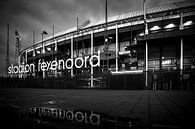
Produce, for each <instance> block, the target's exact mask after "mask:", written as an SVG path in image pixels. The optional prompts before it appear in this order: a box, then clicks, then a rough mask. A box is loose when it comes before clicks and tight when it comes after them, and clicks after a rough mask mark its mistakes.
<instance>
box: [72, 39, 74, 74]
mask: <svg viewBox="0 0 195 129" xmlns="http://www.w3.org/2000/svg"><path fill="white" fill-rule="evenodd" d="M73 42H74V36H72V37H71V59H73V58H74V50H73ZM73 76H74V75H73V67H72V69H71V77H73Z"/></svg>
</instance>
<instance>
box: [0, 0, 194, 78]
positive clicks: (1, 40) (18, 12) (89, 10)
mask: <svg viewBox="0 0 195 129" xmlns="http://www.w3.org/2000/svg"><path fill="white" fill-rule="evenodd" d="M177 1H185V0H146V7H154V6H159V5H161V4H166V3H170V2H177ZM188 1H190V0H188ZM142 3H143V0H108V16H114V15H117V14H121V13H123V12H124V11H125V12H126V11H137V10H140V9H142V6H143V4H142ZM104 8H105V0H1V2H0V76H4V75H6V61H5V60H6V40H7V24H9V26H10V38H9V41H10V42H9V44H10V48H9V51H10V63H14V61H15V43H16V40H15V31H16V30H17V31H19V32H20V33H21V35H22V40H21V43H22V49H24V48H26V47H28V46H30V45H32V41H33V38H32V37H33V36H32V35H33V30H34V31H35V42H37V41H40V40H41V33H42V32H43V31H47V32H48V35H46V37H47V36H48V37H49V36H52V33H53V31H52V30H53V29H52V28H53V27H52V26H54V27H55V33H58V32H61V31H65V30H67V29H70V28H72V27H75V26H76V18H77V17H78V18H79V24H81V23H83V22H84V21H86V20H88V19H90V20H91V21H96V20H100V19H103V18H104V17H105V16H104V15H105V9H104Z"/></svg>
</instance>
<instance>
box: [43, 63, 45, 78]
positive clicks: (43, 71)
mask: <svg viewBox="0 0 195 129" xmlns="http://www.w3.org/2000/svg"><path fill="white" fill-rule="evenodd" d="M43 62H44V59H43ZM43 79H45V71H43Z"/></svg>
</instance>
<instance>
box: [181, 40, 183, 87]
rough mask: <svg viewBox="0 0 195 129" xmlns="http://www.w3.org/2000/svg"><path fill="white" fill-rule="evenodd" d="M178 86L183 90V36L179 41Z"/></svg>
mask: <svg viewBox="0 0 195 129" xmlns="http://www.w3.org/2000/svg"><path fill="white" fill-rule="evenodd" d="M180 88H181V90H183V38H181V43H180Z"/></svg>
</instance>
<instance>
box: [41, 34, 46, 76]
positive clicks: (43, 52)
mask: <svg viewBox="0 0 195 129" xmlns="http://www.w3.org/2000/svg"><path fill="white" fill-rule="evenodd" d="M47 34H48V33H47V32H46V31H43V32H42V33H41V36H42V47H43V50H42V54H45V45H44V43H43V35H47ZM43 79H45V71H43Z"/></svg>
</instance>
